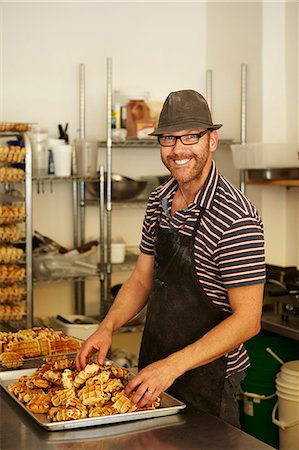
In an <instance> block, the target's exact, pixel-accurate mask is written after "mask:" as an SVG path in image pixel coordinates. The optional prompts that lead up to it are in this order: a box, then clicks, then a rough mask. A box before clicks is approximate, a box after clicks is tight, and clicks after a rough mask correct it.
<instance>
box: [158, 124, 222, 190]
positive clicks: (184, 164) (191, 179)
mask: <svg viewBox="0 0 299 450" xmlns="http://www.w3.org/2000/svg"><path fill="white" fill-rule="evenodd" d="M201 131H203V129H194V130H182V131H178V132H173V133H171V134H170V133H169V134H165V135H164V136H169V135H171V136H182V135H186V134H196V133H200V132H201ZM217 143H218V133H217V131H213V130H211V131H210V132H209V133H207V134H205V135H204V136H203V137H202V138H200V139H199V141H198V143H197V144H192V145H184V144H183V143H182V142H181V141H180V139H177V140H176V143H175V145H174V146H172V147H163V146H161V147H160V153H161V159H162V162H163V164H164V165H165V166H166V167H167V169H168V170H169V171H170V172H171V174H172V176H173V177H174V178H175V179H176V180H177V181H178V183H179V184H181V183H182V184H190V183H192V184H200V185H202V182H203V181H204V180H205V178H206V176H207V175H208V173H209V170H210V167H211V163H212V152H214V151H215V150H216V148H217Z"/></svg>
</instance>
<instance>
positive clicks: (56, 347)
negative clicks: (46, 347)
mask: <svg viewBox="0 0 299 450" xmlns="http://www.w3.org/2000/svg"><path fill="white" fill-rule="evenodd" d="M79 349H80V343H79V341H77V339H75V338H72V337H68V336H67V337H59V338H57V339H52V340H51V342H50V354H52V355H55V354H59V353H72V352H77V351H78V350H79Z"/></svg>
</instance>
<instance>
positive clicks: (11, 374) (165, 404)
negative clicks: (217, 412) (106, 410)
mask: <svg viewBox="0 0 299 450" xmlns="http://www.w3.org/2000/svg"><path fill="white" fill-rule="evenodd" d="M35 370H36V369H21V370H13V371H11V370H9V371H6V372H1V373H0V385H1V387H2V388H3V389H4V390H5V391H6V392H7V394H8V395H9V396H10V397H11V398H13V399H14V400H15V402H16V403H17V404H18V405H20V406H21V408H22V409H23V410H24V411H26V412H27V414H29V415H30V416H31V417H32V418H33V419H34V420H35V421H36V422H37V423H38V424H39V425H40V426H41V427H43V428H44V429H46V430H48V431H59V430H74V429H77V428H83V427H93V426H99V425H108V424H114V423H123V422H128V421H135V420H142V419H150V418H156V417H165V416H171V415H174V414H177V413H178V412H180V411H181V410H182V409H184V408H185V407H186V405H185V403H183V402H181V401H180V400H177V399H176V398H174V397H172V396H171V395H169V394H166V393H165V392H163V393H162V394H161V395H160V398H161V405H160V406H159V407H158V408H157V409H154V410H147V411H135V412H131V413H126V414H113V415H110V416H103V417H90V418H87V419H76V420H70V421H61V422H51V421H50V420H49V419H48V418H47V415H46V414H34V413H32V412H31V411H29V410H28V409H27V408H26V406H25V405H24V404H23V403H21V402H20V401H19V400H18V399H17V398H16V397H15V396H14V395H13V394H12V393H11V392H9V390H8V385H9V384H11V383H14V382H16V381H17V380H18V379H19V378H20V377H21V376H23V375H32V373H33V372H35Z"/></svg>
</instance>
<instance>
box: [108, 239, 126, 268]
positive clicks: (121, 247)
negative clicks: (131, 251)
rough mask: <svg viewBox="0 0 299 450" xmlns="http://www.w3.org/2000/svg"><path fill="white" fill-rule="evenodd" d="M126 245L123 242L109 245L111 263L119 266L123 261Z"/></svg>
mask: <svg viewBox="0 0 299 450" xmlns="http://www.w3.org/2000/svg"><path fill="white" fill-rule="evenodd" d="M125 255H126V244H125V243H124V242H112V243H111V263H112V264H121V263H123V262H124V260H125Z"/></svg>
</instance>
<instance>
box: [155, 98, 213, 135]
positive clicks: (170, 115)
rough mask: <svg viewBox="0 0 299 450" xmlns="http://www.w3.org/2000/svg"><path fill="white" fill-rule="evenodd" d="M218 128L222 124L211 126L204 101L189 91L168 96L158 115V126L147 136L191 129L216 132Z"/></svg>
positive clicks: (210, 118) (207, 107) (208, 112)
mask: <svg viewBox="0 0 299 450" xmlns="http://www.w3.org/2000/svg"><path fill="white" fill-rule="evenodd" d="M220 127H222V124H213V121H212V116H211V112H210V109H209V105H208V103H207V101H206V99H205V98H204V97H203V96H202V95H201V94H199V93H198V92H196V91H193V90H191V89H189V90H183V91H176V92H171V93H170V94H169V95H168V97H167V99H166V100H165V102H164V105H163V108H162V111H161V113H160V117H159V123H158V126H157V128H156V129H155V130H154V131H153V132H152V133H150V134H149V136H158V135H159V134H163V133H172V132H174V131H180V130H189V129H193V128H211V129H213V130H218V128H220Z"/></svg>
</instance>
